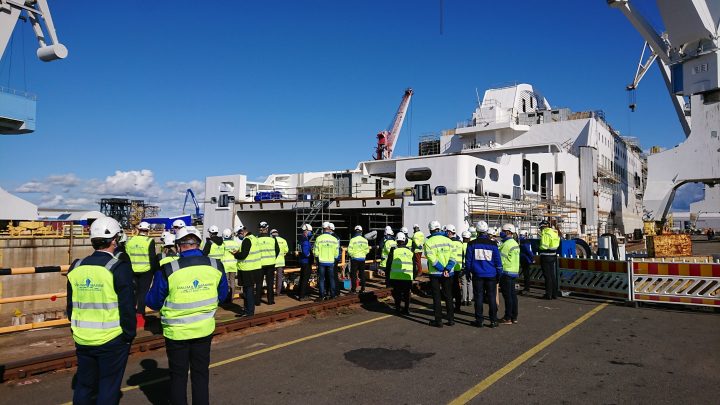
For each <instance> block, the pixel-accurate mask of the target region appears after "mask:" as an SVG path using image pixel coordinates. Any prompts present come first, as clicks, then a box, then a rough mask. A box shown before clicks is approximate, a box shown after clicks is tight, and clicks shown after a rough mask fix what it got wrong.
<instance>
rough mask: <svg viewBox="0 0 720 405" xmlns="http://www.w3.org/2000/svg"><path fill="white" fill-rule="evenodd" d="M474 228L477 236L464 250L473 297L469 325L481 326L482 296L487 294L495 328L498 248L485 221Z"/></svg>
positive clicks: (496, 323)
mask: <svg viewBox="0 0 720 405" xmlns="http://www.w3.org/2000/svg"><path fill="white" fill-rule="evenodd" d="M475 228H477V232H478V237H477V239H475V240H473V241H472V242H470V243H469V244H468V247H467V250H466V252H465V271H466V272H468V273H470V275H471V276H472V283H473V295H474V299H475V320H474V321H472V322H471V325H472V326H475V327H478V328H481V327H482V326H483V298H484V296H485V295H487V298H488V304H489V306H490V314H489V315H490V327H491V328H495V327H497V326H498V319H497V301H496V300H495V296H496V295H497V282H498V280H499V279H500V275H501V274H502V270H503V267H502V262H501V261H500V250H498V246H497V244H496V243H495V242H493V241H492V240H491V239H490V237H489V236H488V230H489V227H488V224H487V223H486V222H485V221H479V222H478V223H477V224H476V226H475Z"/></svg>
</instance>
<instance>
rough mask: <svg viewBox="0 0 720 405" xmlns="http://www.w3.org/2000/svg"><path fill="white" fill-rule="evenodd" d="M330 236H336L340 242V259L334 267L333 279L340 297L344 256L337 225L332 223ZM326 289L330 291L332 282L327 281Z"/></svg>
mask: <svg viewBox="0 0 720 405" xmlns="http://www.w3.org/2000/svg"><path fill="white" fill-rule="evenodd" d="M329 225H330V235H332V236H334V237H335V239H337V240H338V258H337V259H336V260H335V265H334V266H333V274H332V276H333V278H334V279H335V289H336V290H337V295H340V285H341V284H340V256H341V255H342V247H340V238H339V237H338V235H337V234H336V233H335V224H334V223H332V222H330V223H329ZM325 289H326V290H328V291H329V289H330V281H327V282H326V283H325Z"/></svg>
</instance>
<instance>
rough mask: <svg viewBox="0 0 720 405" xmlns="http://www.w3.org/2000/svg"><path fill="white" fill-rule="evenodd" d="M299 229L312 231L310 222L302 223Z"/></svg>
mask: <svg viewBox="0 0 720 405" xmlns="http://www.w3.org/2000/svg"><path fill="white" fill-rule="evenodd" d="M300 229H301V230H303V231H312V226H310V224H303V226H301V227H300Z"/></svg>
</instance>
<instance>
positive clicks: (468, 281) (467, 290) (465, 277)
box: [460, 231, 473, 305]
mask: <svg viewBox="0 0 720 405" xmlns="http://www.w3.org/2000/svg"><path fill="white" fill-rule="evenodd" d="M462 240H463V248H462V251H463V254H462V272H461V274H460V299H461V300H462V303H463V305H470V301H472V298H473V289H472V278H471V276H470V273H468V272H467V266H466V265H465V264H466V263H465V253H466V252H467V247H468V244H469V243H470V241H471V240H472V234H471V233H470V231H465V232H463V233H462Z"/></svg>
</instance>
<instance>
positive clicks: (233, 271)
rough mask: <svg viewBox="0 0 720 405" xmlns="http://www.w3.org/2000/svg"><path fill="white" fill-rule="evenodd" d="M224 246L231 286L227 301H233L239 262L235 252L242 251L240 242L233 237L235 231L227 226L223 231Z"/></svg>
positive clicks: (225, 266)
mask: <svg viewBox="0 0 720 405" xmlns="http://www.w3.org/2000/svg"><path fill="white" fill-rule="evenodd" d="M222 237H223V247H224V248H225V252H224V254H223V258H222V264H223V267H224V268H225V275H226V276H227V279H228V286H229V288H230V297H229V298H228V300H227V302H228V303H232V300H233V298H234V297H235V289H236V288H237V271H238V264H237V259H236V258H235V253H237V252H238V251H240V242H238V241H236V240H235V238H234V237H233V232H232V231H231V230H230V229H229V228H225V229H223V231H222Z"/></svg>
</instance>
